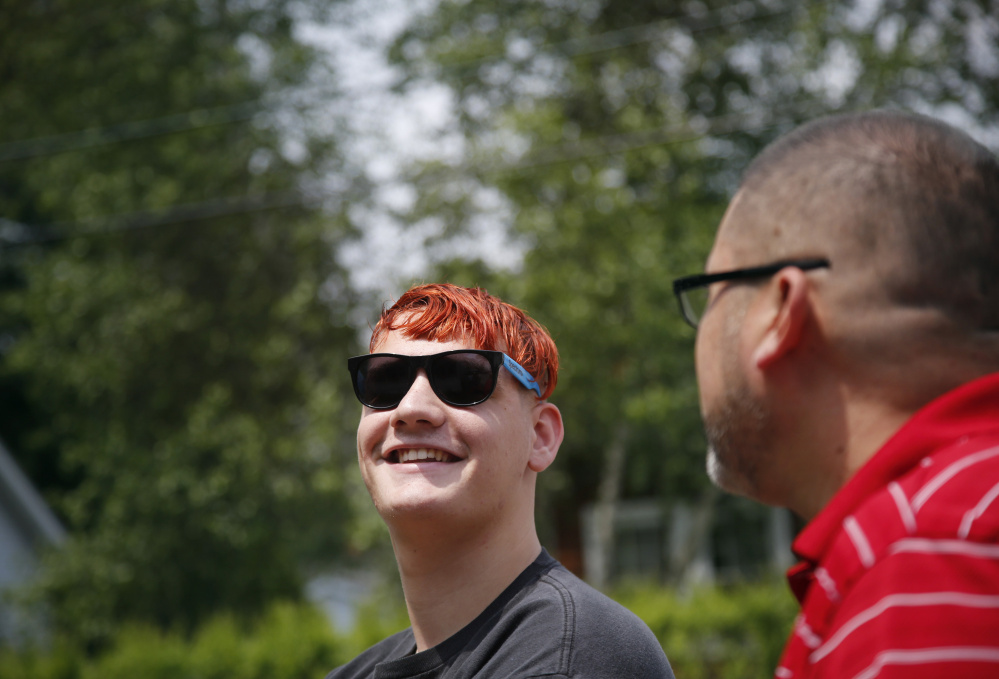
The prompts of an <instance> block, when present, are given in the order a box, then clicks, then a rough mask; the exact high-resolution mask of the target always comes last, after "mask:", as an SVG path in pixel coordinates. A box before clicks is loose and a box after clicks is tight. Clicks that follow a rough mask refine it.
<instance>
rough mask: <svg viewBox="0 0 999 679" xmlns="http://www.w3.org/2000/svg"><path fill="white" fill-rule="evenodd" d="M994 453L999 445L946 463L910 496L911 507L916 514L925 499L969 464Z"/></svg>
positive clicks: (990, 456) (980, 460)
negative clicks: (941, 469) (951, 462)
mask: <svg viewBox="0 0 999 679" xmlns="http://www.w3.org/2000/svg"><path fill="white" fill-rule="evenodd" d="M996 455H999V446H996V447H995V448H988V449H986V450H981V451H979V452H977V453H975V454H974V455H968V456H967V457H963V458H961V459H960V460H958V461H957V462H954V463H953V464H950V465H948V466H947V467H945V468H944V469H943V471H941V472H940V473H939V474H937V475H936V476H934V477H933V478H932V479H930V481H929V482H928V483H927V484H926V485H925V486H923V487H922V488H920V489H919V492H918V493H916V494H915V495H913V496H912V509H913V510H914V511H915V512H916V513H917V514H918V513H919V510H920V509H921V508H922V506H923V505H924V504H926V501H927V500H929V499H930V497H931V496H932V495H933V494H934V493H935V492H937V491H938V490H940V489H941V488H942V487H943V486H944V484H946V483H947V482H948V481H950V480H951V479H952V478H954V477H955V476H957V475H958V474H959V473H960V472H962V471H964V470H965V469H967V468H968V467H970V466H971V465H973V464H978V463H979V462H983V461H985V460H988V459H990V458H993V457H995V456H996Z"/></svg>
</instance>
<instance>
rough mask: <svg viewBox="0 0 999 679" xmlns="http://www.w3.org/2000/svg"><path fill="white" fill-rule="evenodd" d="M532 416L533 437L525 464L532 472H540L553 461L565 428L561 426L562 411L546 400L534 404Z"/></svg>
mask: <svg viewBox="0 0 999 679" xmlns="http://www.w3.org/2000/svg"><path fill="white" fill-rule="evenodd" d="M534 417H535V419H534V439H533V446H532V449H531V457H530V458H529V459H528V461H527V466H528V468H529V469H530V470H531V471H533V472H542V471H544V470H545V469H547V468H548V465H550V464H551V463H552V462H554V461H555V455H556V454H557V453H558V447H559V446H560V445H562V438H563V437H564V436H565V429H564V428H563V426H562V413H561V412H559V409H558V408H557V407H556V406H555V405H554V404H552V403H548V402H547V401H542V402H541V403H539V404H537V405H536V406H535V410H534Z"/></svg>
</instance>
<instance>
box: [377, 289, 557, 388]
mask: <svg viewBox="0 0 999 679" xmlns="http://www.w3.org/2000/svg"><path fill="white" fill-rule="evenodd" d="M394 330H398V331H401V332H402V333H403V335H405V336H406V337H408V338H410V339H420V340H431V341H435V342H447V341H450V340H457V339H465V340H468V341H470V342H472V343H474V345H475V347H476V348H478V349H490V350H501V351H505V352H506V353H507V354H508V355H509V356H510V358H512V359H513V360H515V361H517V363H519V364H520V365H522V366H524V368H525V369H526V370H527V371H528V372H529V373H531V376H532V377H534V379H535V380H537V382H538V384H539V385H540V386H541V398H542V399H546V398H548V397H549V396H551V393H552V391H554V390H555V384H556V382H557V381H558V349H557V348H556V347H555V342H554V340H552V338H551V336H550V335H549V334H548V331H547V330H545V329H544V327H542V325H541V324H540V323H538V322H537V321H535V320H534V319H533V318H531V317H530V316H528V315H527V314H526V313H524V312H523V311H521V310H520V309H518V308H517V307H515V306H513V305H512V304H507V303H506V302H504V301H503V300H501V299H499V298H497V297H493V296H492V295H490V294H489V293H488V292H486V291H485V290H483V289H482V288H463V287H459V286H457V285H452V284H450V283H430V284H426V285H418V286H415V287H413V288H410V289H409V290H408V291H406V293H405V294H403V295H402V297H400V298H399V299H398V300H397V301H396V303H395V304H393V305H392V306H391V307H389V308H387V309H383V310H382V314H381V318H379V319H378V323H377V324H376V325H375V327H374V331H373V332H372V335H371V343H370V347H369V350H370V351H374V349H375V347H376V346H377V345H378V343H379V342H380V341H381V340H382V339H383V338H384V337H385V335H386V334H388V333H389V332H392V331H394Z"/></svg>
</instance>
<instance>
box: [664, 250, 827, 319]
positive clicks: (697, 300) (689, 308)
mask: <svg viewBox="0 0 999 679" xmlns="http://www.w3.org/2000/svg"><path fill="white" fill-rule="evenodd" d="M789 266H793V267H794V268H796V269H801V270H802V271H809V270H811V269H821V268H824V267H828V266H830V264H829V260H828V259H785V260H781V261H779V262H774V263H773V264H767V265H765V266H754V267H750V268H748V269H735V270H733V271H722V272H719V273H699V274H696V275H694V276H684V277H683V278H677V279H676V280H675V281H673V294H674V295H676V301H677V302H679V304H680V313H682V314H683V319H684V320H685V321H687V323H689V324H690V326H691V327H692V328H695V329H696V328H697V324H698V323H700V321H701V319H702V318H703V317H704V312H705V311H707V308H708V286H709V285H711V284H712V283H718V282H720V281H740V280H748V279H753V278H765V277H767V276H773V275H774V274H775V273H777V272H778V271H780V270H781V269H784V268H786V267H789Z"/></svg>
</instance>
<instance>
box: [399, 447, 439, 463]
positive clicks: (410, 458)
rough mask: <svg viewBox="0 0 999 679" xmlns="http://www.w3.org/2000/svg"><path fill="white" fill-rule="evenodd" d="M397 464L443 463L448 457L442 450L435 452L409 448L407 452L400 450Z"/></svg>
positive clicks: (432, 449) (434, 450) (430, 449)
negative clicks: (427, 461) (435, 461)
mask: <svg viewBox="0 0 999 679" xmlns="http://www.w3.org/2000/svg"><path fill="white" fill-rule="evenodd" d="M396 455H397V457H398V460H399V462H418V461H419V460H437V461H438V462H444V461H445V460H446V459H447V458H449V457H450V455H448V454H447V453H445V452H444V451H443V450H436V449H434V448H411V449H409V450H400V451H399V452H398V453H397V454H396Z"/></svg>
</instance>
